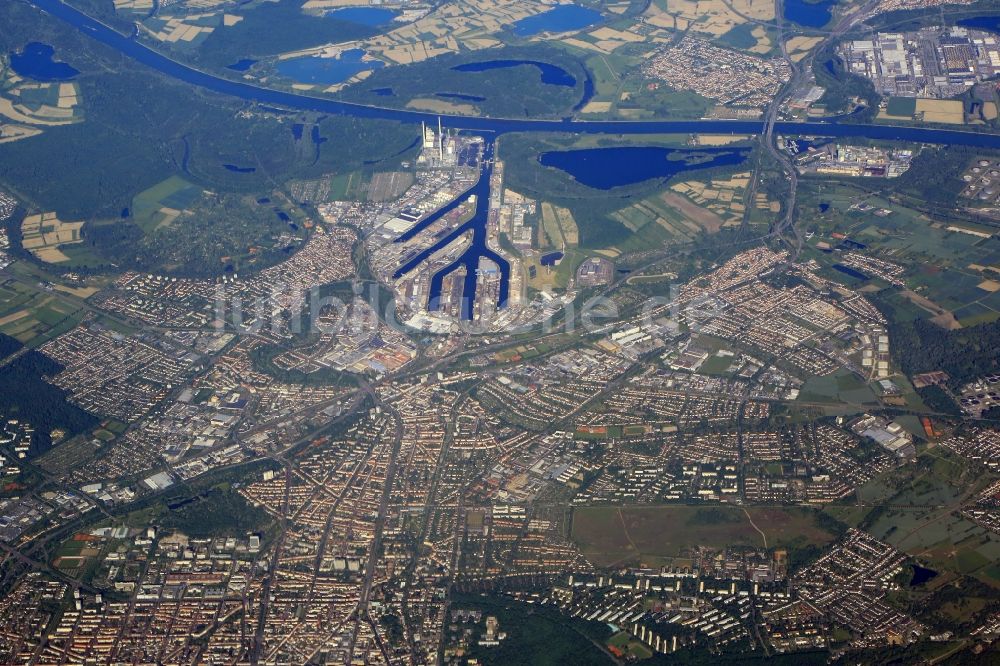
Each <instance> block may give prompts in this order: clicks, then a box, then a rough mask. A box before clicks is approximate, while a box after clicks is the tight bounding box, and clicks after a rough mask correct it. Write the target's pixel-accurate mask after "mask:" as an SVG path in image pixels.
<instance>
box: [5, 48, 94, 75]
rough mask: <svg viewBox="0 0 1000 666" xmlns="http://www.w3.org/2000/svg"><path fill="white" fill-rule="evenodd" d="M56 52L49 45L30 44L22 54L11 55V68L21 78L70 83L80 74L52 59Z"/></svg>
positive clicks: (13, 53) (14, 53)
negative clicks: (70, 80) (69, 81)
mask: <svg viewBox="0 0 1000 666" xmlns="http://www.w3.org/2000/svg"><path fill="white" fill-rule="evenodd" d="M55 53H56V50H55V49H54V48H52V47H51V46H49V45H48V44H42V43H41V42H30V43H28V44H27V45H25V47H24V50H23V51H21V52H20V53H16V52H12V53H11V54H10V66H11V68H12V69H13V70H14V72H16V73H17V74H18V75H20V76H25V77H27V78H29V79H34V80H35V81H68V80H69V79H72V78H73V77H74V76H76V75H77V74H79V73H80V72H79V71H78V70H76V69H74V68H73V67H71V66H70V65H68V64H67V63H65V62H58V61H56V60H53V59H52V56H54V55H55Z"/></svg>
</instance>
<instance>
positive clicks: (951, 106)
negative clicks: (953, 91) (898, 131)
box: [877, 97, 966, 125]
mask: <svg viewBox="0 0 1000 666" xmlns="http://www.w3.org/2000/svg"><path fill="white" fill-rule="evenodd" d="M877 118H878V119H879V120H886V121H897V122H898V121H901V120H902V121H911V122H920V123H938V124H943V125H964V124H965V121H966V117H965V103H964V102H962V101H961V100H957V99H923V98H913V97H890V98H889V100H888V102H887V105H886V108H885V110H884V111H880V112H879V114H878V116H877Z"/></svg>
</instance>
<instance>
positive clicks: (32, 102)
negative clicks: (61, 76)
mask: <svg viewBox="0 0 1000 666" xmlns="http://www.w3.org/2000/svg"><path fill="white" fill-rule="evenodd" d="M81 98H82V95H81V92H80V86H79V84H77V83H75V82H73V81H66V82H52V83H39V82H34V81H27V80H24V79H22V78H21V77H20V76H18V75H17V74H16V73H15V72H14V70H13V69H11V68H10V67H9V64H8V60H7V56H6V55H0V144H3V143H11V142H14V141H19V140H22V139H28V138H31V137H35V136H38V135H39V134H41V133H43V132H44V131H45V128H48V127H57V126H60V125H69V124H73V123H78V122H80V121H82V120H83V117H84V114H83V108H82V105H81V101H82V100H81Z"/></svg>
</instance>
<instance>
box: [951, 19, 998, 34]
mask: <svg viewBox="0 0 1000 666" xmlns="http://www.w3.org/2000/svg"><path fill="white" fill-rule="evenodd" d="M958 25H960V26H962V27H963V28H972V29H974V30H989V31H991V32H1000V16H973V17H972V18H964V19H961V20H959V21H958Z"/></svg>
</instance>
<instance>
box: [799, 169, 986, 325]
mask: <svg viewBox="0 0 1000 666" xmlns="http://www.w3.org/2000/svg"><path fill="white" fill-rule="evenodd" d="M803 184H804V185H805V187H802V188H800V191H801V192H802V198H801V199H800V206H801V207H802V210H804V211H809V213H808V215H809V220H810V223H809V224H808V226H807V229H808V231H809V232H811V233H812V234H814V235H813V236H812V237H811V238H810V239H809V240H808V246H809V247H810V248H811V249H812V250H813V252H811V253H810V256H811V257H813V258H815V259H816V260H817V261H819V262H820V263H821V264H822V265H824V266H828V267H829V266H833V265H834V264H837V263H838V262H839V261H840V258H841V254H840V252H841V251H844V250H845V248H846V249H847V250H850V249H851V248H854V249H856V250H857V251H859V252H862V253H864V254H866V255H871V256H875V257H878V258H880V259H882V260H885V261H888V262H891V263H893V264H895V265H898V266H900V267H902V268H903V269H905V272H904V273H903V274H902V277H903V281H904V283H905V284H904V287H905V288H903V289H902V290H901V291H900V292H899V294H898V295H896V296H894V297H893V302H894V303H897V304H898V305H899V306H900V311H901V312H906V311H909V312H910V313H911V314H912V315H913V316H912V317H910V318H915V317H925V318H928V319H932V320H934V321H936V322H938V323H940V324H941V325H942V326H945V327H948V328H957V327H966V326H973V325H975V324H979V323H985V322H989V321H994V320H996V319H997V318H1000V295H998V293H1000V292H998V289H997V288H996V285H995V282H996V278H997V277H1000V272H998V270H997V268H996V267H997V266H1000V240H998V239H997V238H996V237H995V236H994V235H993V229H992V228H991V227H988V226H985V225H983V224H981V223H977V222H972V221H970V220H968V219H961V218H960V217H959V218H953V219H942V218H939V217H938V215H936V214H935V213H924V212H921V211H919V210H915V209H914V208H911V207H909V206H907V205H904V204H903V203H901V201H900V200H899V199H898V198H896V197H892V196H889V195H888V194H882V193H879V192H878V191H871V190H869V189H868V188H867V187H865V186H864V185H866V184H855V183H854V182H849V181H827V182H819V181H813V180H807V181H804V183H803ZM855 244H857V245H855ZM824 274H825V275H827V276H828V277H830V278H834V279H837V280H838V281H841V282H844V283H845V284H847V285H848V286H851V287H856V288H861V289H863V290H867V291H878V290H879V289H881V288H884V287H886V286H890V285H889V284H888V283H886V282H885V281H884V280H879V279H878V278H877V277H874V276H873V277H872V278H871V279H868V280H860V279H857V278H856V277H852V276H849V275H846V274H844V273H842V272H838V271H836V270H833V269H825V272H824Z"/></svg>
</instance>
